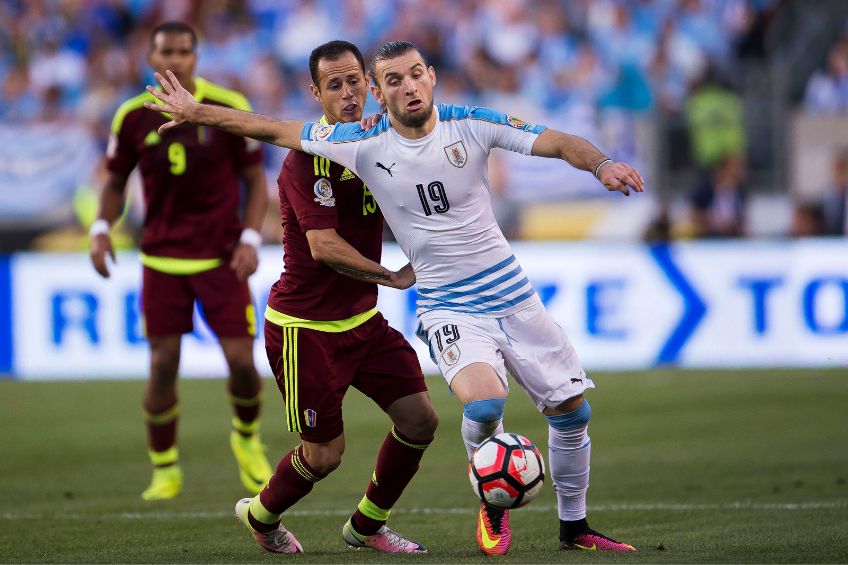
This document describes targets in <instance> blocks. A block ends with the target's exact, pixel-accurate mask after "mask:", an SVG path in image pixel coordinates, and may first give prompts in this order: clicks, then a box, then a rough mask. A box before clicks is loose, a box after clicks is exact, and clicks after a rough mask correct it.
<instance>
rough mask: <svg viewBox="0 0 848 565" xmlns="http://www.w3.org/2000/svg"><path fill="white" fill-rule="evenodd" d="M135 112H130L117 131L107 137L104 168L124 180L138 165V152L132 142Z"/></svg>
mask: <svg viewBox="0 0 848 565" xmlns="http://www.w3.org/2000/svg"><path fill="white" fill-rule="evenodd" d="M136 113H137V112H130V113H129V114H127V115H126V116H124V119H123V120H122V121H121V123H120V124H118V125H117V131H115V129H113V131H112V133H111V134H110V135H109V145H108V146H107V147H106V168H107V169H108V170H109V172H112V173H115V174H116V175H118V176H121V177H123V178H126V177H128V176H130V173H131V172H132V170H133V169H134V168H135V166H136V164H137V163H138V151H136V146H135V142H134V141H133V135H132V133H133V125H132V124H133V123H135V118H136V116H135V115H134V114H136Z"/></svg>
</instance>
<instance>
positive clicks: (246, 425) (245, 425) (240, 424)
mask: <svg viewBox="0 0 848 565" xmlns="http://www.w3.org/2000/svg"><path fill="white" fill-rule="evenodd" d="M233 429H234V430H235V431H237V432H241V433H243V434H255V433H256V432H258V431H259V420H254V421H252V422H245V421H244V420H242V419H241V418H239V417H238V416H233Z"/></svg>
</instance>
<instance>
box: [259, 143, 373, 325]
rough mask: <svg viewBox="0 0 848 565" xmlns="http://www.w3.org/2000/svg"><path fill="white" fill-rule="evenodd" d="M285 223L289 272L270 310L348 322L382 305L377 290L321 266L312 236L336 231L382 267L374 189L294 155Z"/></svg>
mask: <svg viewBox="0 0 848 565" xmlns="http://www.w3.org/2000/svg"><path fill="white" fill-rule="evenodd" d="M277 185H278V186H279V189H280V216H281V217H282V222H283V249H284V252H285V256H284V259H283V260H284V263H285V271H283V273H282V275H280V280H279V281H277V282H276V283H274V286H273V287H271V294H270V296H269V297H268V306H270V307H271V308H273V309H274V310H276V311H278V312H281V313H283V314H288V315H289V316H295V317H297V318H303V319H306V320H315V321H331V320H345V319H347V318H350V317H351V316H355V315H356V314H361V313H362V312H365V311H367V310H370V309H371V308H374V307H375V306H376V305H377V285H376V284H374V283H365V282H360V281H357V280H354V279H352V278H350V277H347V276H345V275H342V274H339V273H337V272H336V271H334V270H333V269H331V268H330V267H328V266H326V265H324V264H322V263H319V262H318V261H315V260H314V259H313V258H312V253H311V252H310V250H309V243H308V241H307V240H306V235H305V234H306V232H307V231H308V230H310V229H326V228H334V229H335V230H336V231H337V232H338V234H339V235H340V236H341V237H342V238H343V239H345V240H346V241H347V242H348V243H349V244H350V245H351V246H353V247H354V248H355V249H356V250H357V251H359V252H360V253H361V254H362V255H363V256H364V257H367V258H368V259H371V260H372V261H375V262H377V263H379V262H380V255H381V252H382V245H383V215H382V214H381V213H380V210H379V209H378V208H377V202H376V201H375V200H374V197H373V196H372V195H371V192H370V191H369V190H368V187H367V186H365V184H364V183H363V182H362V181H361V180H360V179H359V177H357V176H355V175H354V174H353V173H352V172H350V171H349V170H348V169H346V168H345V167H343V166H341V165H338V164H336V163H333V162H332V161H330V160H329V159H327V158H325V157H313V156H312V155H308V154H306V153H303V152H301V151H290V152H289V154H288V156H287V157H286V160H285V162H284V163H283V167H282V170H281V171H280V176H279V178H278V179H277Z"/></svg>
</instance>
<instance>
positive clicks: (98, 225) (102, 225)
mask: <svg viewBox="0 0 848 565" xmlns="http://www.w3.org/2000/svg"><path fill="white" fill-rule="evenodd" d="M108 234H109V222H107V221H106V220H104V219H103V218H99V219H97V220H94V223H93V224H91V228H89V230H88V235H90V236H91V237H95V236H98V235H108Z"/></svg>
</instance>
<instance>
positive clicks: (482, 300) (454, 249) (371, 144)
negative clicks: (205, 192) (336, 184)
mask: <svg viewBox="0 0 848 565" xmlns="http://www.w3.org/2000/svg"><path fill="white" fill-rule="evenodd" d="M434 111H435V112H438V121H437V122H436V127H435V128H434V129H433V131H431V132H430V133H429V134H427V135H426V136H425V137H423V138H421V139H416V140H411V139H406V138H404V137H403V136H401V135H400V134H399V133H397V131H395V129H394V128H393V127H392V125H391V123H390V121H389V118H388V116H383V118H382V119H381V120H380V122H379V123H378V124H377V125H376V126H375V127H373V128H372V129H370V130H368V131H363V130H362V129H361V128H360V127H359V125H358V124H355V123H351V124H335V125H322V124H320V123H307V124H306V125H305V126H304V128H303V131H302V133H301V145H302V147H303V150H304V151H306V152H307V153H311V154H313V155H319V156H322V157H327V158H328V159H330V160H331V161H335V162H337V163H340V164H342V165H344V166H345V167H347V168H349V169H350V170H351V171H353V172H354V173H355V174H356V175H357V176H359V178H361V179H362V180H363V181H364V182H365V183H366V184H367V185H368V188H369V190H370V191H371V193H372V194H373V195H374V197H375V198H376V200H377V203H378V204H379V206H380V209H381V210H382V212H383V215H384V217H385V218H386V221H387V222H388V224H389V226H390V227H391V228H392V231H393V232H394V235H395V237H396V238H397V241H398V244H399V245H400V247H401V249H402V250H403V252H404V253H405V254H406V256H407V257H408V258H409V261H410V262H411V263H412V267H413V269H414V270H415V276H416V278H417V283H418V313H419V314H421V313H423V312H427V311H430V310H452V311H457V312H467V313H474V314H482V315H490V316H503V315H508V314H511V313H513V312H517V311H518V310H521V309H523V308H526V307H527V306H529V305H531V304H534V303H537V302H539V297H538V296H537V295H536V293H535V291H534V290H533V288H532V287H531V286H530V281H529V280H528V279H527V277H526V276H525V274H524V271H523V270H522V269H521V266H520V265H519V264H518V262H517V261H516V259H515V257H514V256H513V254H512V249H511V248H510V246H509V243H508V242H507V240H506V238H505V237H504V235H503V233H502V232H501V230H500V228H499V227H498V224H497V222H496V221H495V217H494V213H493V212H492V205H491V195H490V192H489V182H488V176H487V161H488V157H489V152H490V151H491V149H492V148H494V147H500V148H503V149H507V150H510V151H515V152H519V153H524V154H529V153H530V150H531V149H532V147H533V143H534V142H535V141H536V138H537V137H538V135H539V133H541V132H542V131H543V130H544V127H543V126H537V125H533V124H527V123H524V122H522V121H521V120H518V119H516V118H513V117H510V116H507V115H506V114H502V113H500V112H495V111H493V110H490V109H487V108H478V107H468V106H453V105H446V104H438V105H436V107H435V109H434ZM318 196H319V197H326V195H323V196H322V195H318Z"/></svg>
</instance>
